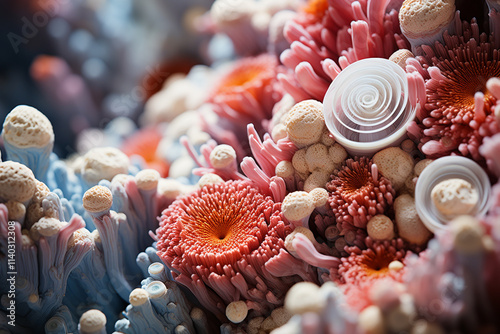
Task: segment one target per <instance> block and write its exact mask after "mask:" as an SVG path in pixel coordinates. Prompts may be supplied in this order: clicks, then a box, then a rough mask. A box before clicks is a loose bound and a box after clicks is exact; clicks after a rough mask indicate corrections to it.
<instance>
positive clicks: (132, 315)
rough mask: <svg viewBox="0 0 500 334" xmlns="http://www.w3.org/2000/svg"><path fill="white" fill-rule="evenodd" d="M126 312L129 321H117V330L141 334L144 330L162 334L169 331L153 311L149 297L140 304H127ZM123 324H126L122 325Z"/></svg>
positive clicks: (130, 333) (127, 333)
mask: <svg viewBox="0 0 500 334" xmlns="http://www.w3.org/2000/svg"><path fill="white" fill-rule="evenodd" d="M124 314H125V316H126V317H127V318H128V323H127V322H117V324H116V325H115V329H116V330H117V331H122V332H124V333H126V334H141V333H144V332H147V333H151V334H153V333H158V334H162V333H165V332H169V331H168V329H167V328H165V326H164V325H163V324H162V322H161V321H160V320H159V319H158V317H157V315H156V314H155V312H154V311H153V308H152V306H151V302H150V300H149V298H148V299H147V300H146V301H145V302H144V303H142V304H140V305H135V306H134V305H129V306H127V308H126V311H125V313H124ZM130 324H131V325H130ZM122 325H125V326H123V327H122ZM117 326H119V327H117ZM120 327H121V328H120Z"/></svg>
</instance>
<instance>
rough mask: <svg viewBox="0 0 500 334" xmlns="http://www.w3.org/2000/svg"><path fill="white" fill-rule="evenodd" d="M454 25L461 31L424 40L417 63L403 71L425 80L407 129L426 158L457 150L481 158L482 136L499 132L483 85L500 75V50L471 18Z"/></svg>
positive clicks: (493, 103)
mask: <svg viewBox="0 0 500 334" xmlns="http://www.w3.org/2000/svg"><path fill="white" fill-rule="evenodd" d="M457 21H459V19H457ZM459 25H460V23H459ZM457 30H458V31H462V33H460V34H458V35H454V36H449V35H448V34H447V33H445V34H444V36H443V37H444V41H445V42H444V44H441V43H439V42H436V43H435V45H434V46H433V47H431V46H426V45H423V46H422V47H421V53H422V56H419V57H417V59H418V62H419V63H418V62H416V61H410V63H411V65H410V66H409V67H408V68H407V70H408V71H418V72H420V73H421V74H422V75H423V77H424V79H425V81H426V84H425V85H426V94H427V102H426V104H425V106H424V108H423V110H422V111H421V112H420V113H418V114H417V116H418V119H419V120H418V123H415V124H412V125H411V126H410V127H409V129H408V130H409V132H410V134H411V135H412V136H414V137H416V138H417V139H418V140H419V141H420V144H419V148H420V149H421V151H422V152H423V153H424V154H425V155H426V156H427V157H430V158H437V157H440V156H444V155H449V154H460V155H463V156H466V157H472V158H473V159H475V160H476V161H481V160H484V159H483V158H482V157H481V155H480V153H479V152H478V148H479V146H480V145H481V143H482V140H483V138H484V137H488V136H491V135H493V134H495V133H497V132H499V131H500V126H499V125H498V122H497V120H496V117H495V115H494V113H493V106H494V105H495V103H496V99H495V97H494V96H492V94H491V93H490V92H489V91H488V90H487V88H486V82H487V81H488V79H489V78H491V77H497V76H500V53H499V52H498V50H497V49H495V48H494V46H493V44H492V43H491V41H492V40H493V38H492V36H487V35H486V34H484V33H483V34H481V35H480V34H479V28H478V25H477V23H476V22H475V20H473V21H472V23H471V24H468V23H467V22H463V23H462V24H461V26H460V29H457Z"/></svg>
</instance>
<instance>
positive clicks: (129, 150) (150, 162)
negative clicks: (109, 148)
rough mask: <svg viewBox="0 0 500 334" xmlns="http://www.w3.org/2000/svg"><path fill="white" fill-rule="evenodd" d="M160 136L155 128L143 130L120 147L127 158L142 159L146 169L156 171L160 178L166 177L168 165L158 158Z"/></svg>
mask: <svg viewBox="0 0 500 334" xmlns="http://www.w3.org/2000/svg"><path fill="white" fill-rule="evenodd" d="M161 139H162V136H161V134H160V132H159V131H158V129H156V128H154V127H153V128H145V129H142V130H139V131H137V132H136V133H134V134H133V135H132V136H130V137H129V138H127V139H126V140H125V141H124V142H123V144H122V147H121V150H122V151H123V153H125V154H126V155H128V156H132V155H138V156H141V157H142V158H144V161H145V163H146V167H147V168H152V169H155V170H157V171H158V172H159V173H160V175H161V176H162V177H166V176H167V175H168V169H169V165H168V163H167V162H166V161H165V160H164V159H162V158H161V157H159V156H158V154H157V153H156V149H157V148H158V144H159V143H160V141H161Z"/></svg>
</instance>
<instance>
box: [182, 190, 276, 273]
mask: <svg viewBox="0 0 500 334" xmlns="http://www.w3.org/2000/svg"><path fill="white" fill-rule="evenodd" d="M247 191H248V193H247ZM247 191H244V192H243V194H237V193H228V192H222V193H221V192H217V191H214V189H211V190H210V193H209V194H203V195H202V196H201V197H198V198H195V199H193V202H192V203H191V204H190V205H189V206H187V207H186V208H185V214H183V215H182V216H181V217H180V222H181V224H182V226H183V230H182V232H181V238H182V239H183V244H184V245H186V247H187V248H189V249H190V250H191V251H196V253H199V255H200V256H201V257H205V255H207V254H213V255H214V256H222V258H220V260H219V261H217V262H218V263H219V264H229V263H233V262H234V261H236V260H238V259H239V258H240V257H241V256H242V255H243V254H249V253H250V252H251V251H253V250H255V249H257V248H258V247H259V245H260V244H261V242H262V240H263V239H264V237H265V236H266V234H267V231H268V227H267V226H268V224H267V222H266V220H265V216H264V208H265V206H266V205H267V204H268V203H266V200H265V199H264V197H263V196H262V195H261V194H259V193H257V192H256V191H254V190H247ZM210 262H212V261H210ZM220 262H222V263H220ZM193 264H194V263H193ZM210 264H213V263H210Z"/></svg>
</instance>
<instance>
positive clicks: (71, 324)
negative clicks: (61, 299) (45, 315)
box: [45, 305, 77, 334]
mask: <svg viewBox="0 0 500 334" xmlns="http://www.w3.org/2000/svg"><path fill="white" fill-rule="evenodd" d="M76 332H77V326H76V323H75V321H74V320H73V317H72V315H71V312H70V310H69V309H68V308H67V307H66V306H64V305H62V306H61V307H59V309H58V310H57V312H56V314H55V315H54V316H53V317H51V318H50V319H49V320H48V321H47V322H46V323H45V333H46V334H66V333H76Z"/></svg>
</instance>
